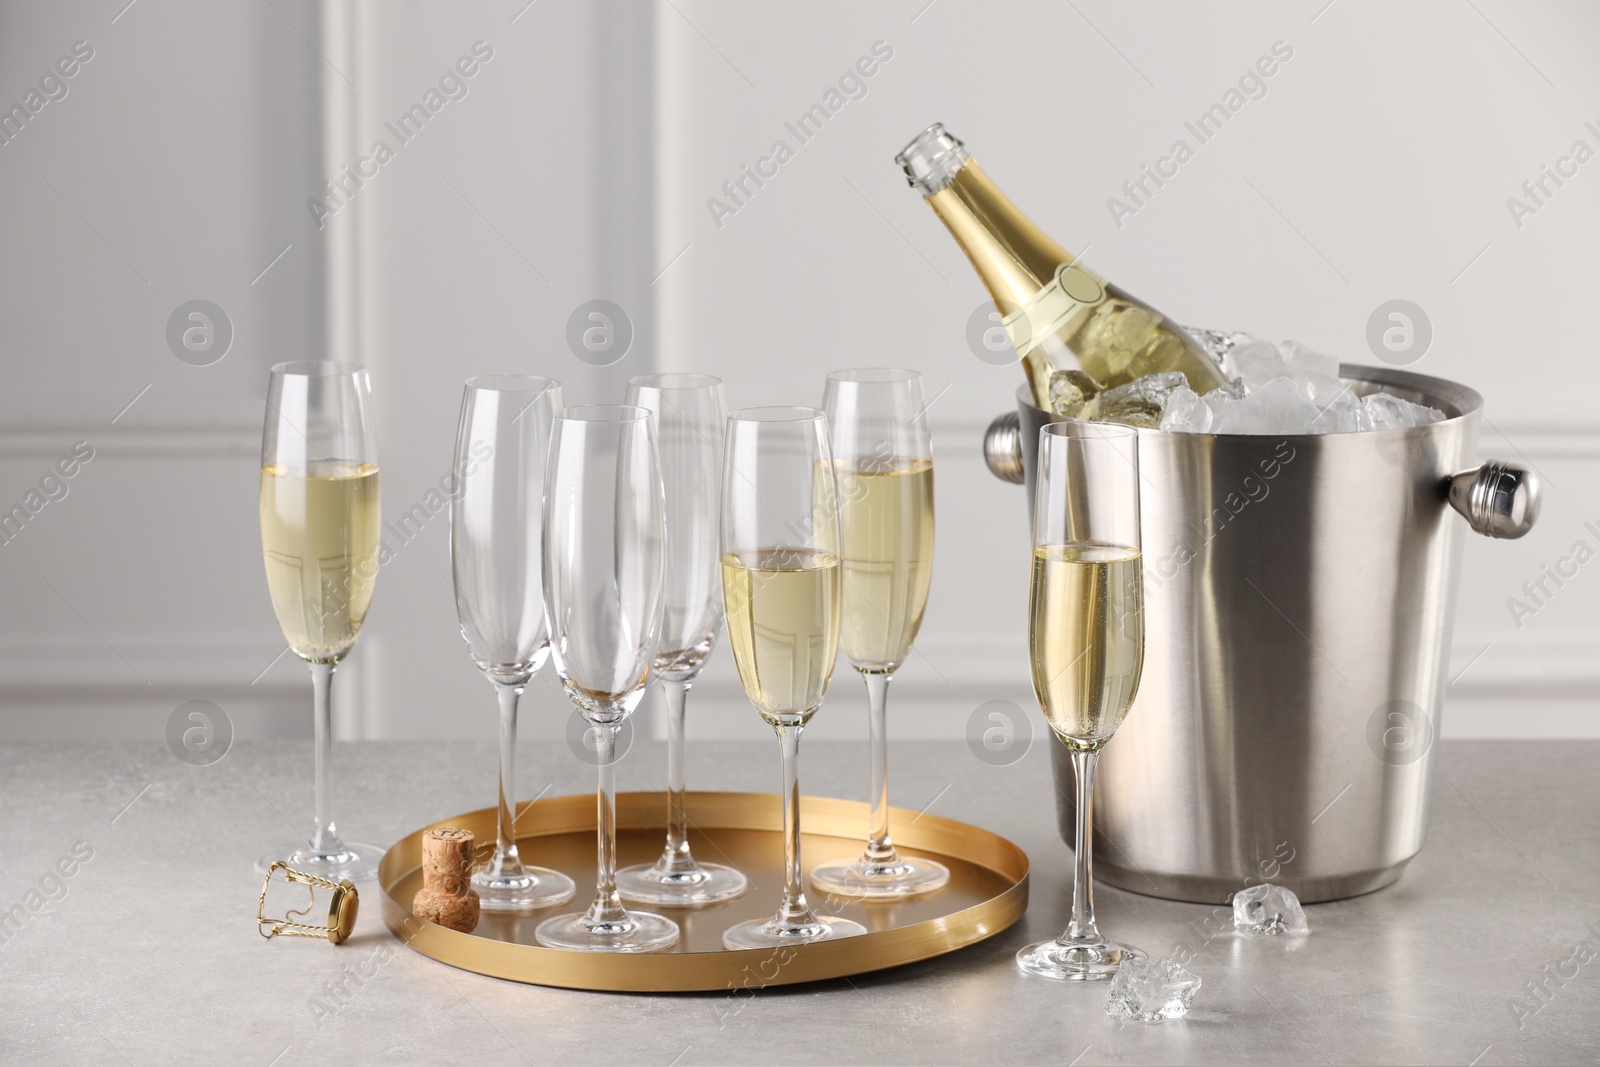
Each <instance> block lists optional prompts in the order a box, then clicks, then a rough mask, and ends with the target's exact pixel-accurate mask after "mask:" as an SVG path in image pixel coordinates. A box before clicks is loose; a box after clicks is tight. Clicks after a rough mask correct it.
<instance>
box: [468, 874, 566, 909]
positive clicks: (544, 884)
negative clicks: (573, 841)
mask: <svg viewBox="0 0 1600 1067" xmlns="http://www.w3.org/2000/svg"><path fill="white" fill-rule="evenodd" d="M472 888H473V889H474V890H475V891H476V892H477V894H478V906H479V907H481V908H482V909H483V910H484V911H536V910H538V909H539V908H553V907H555V906H556V905H558V904H565V903H566V902H567V901H569V900H571V899H572V896H573V894H574V893H576V892H577V886H575V885H573V883H572V879H571V878H568V877H567V876H566V875H564V874H562V873H561V872H560V871H552V870H550V869H549V868H548V867H524V868H522V873H521V874H520V875H505V874H498V875H497V874H491V873H490V872H489V870H488V869H487V868H485V869H483V870H481V871H476V872H474V873H473V875H472Z"/></svg>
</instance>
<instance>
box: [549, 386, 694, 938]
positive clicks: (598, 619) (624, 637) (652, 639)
mask: <svg viewBox="0 0 1600 1067" xmlns="http://www.w3.org/2000/svg"><path fill="white" fill-rule="evenodd" d="M654 421H655V420H654V417H653V416H652V415H651V414H650V412H648V411H646V410H645V409H644V408H641V407H633V406H631V405H597V406H591V407H571V408H566V409H564V410H563V411H562V412H561V413H560V414H559V415H558V416H557V417H556V420H555V432H554V434H553V436H552V438H551V441H550V461H549V463H550V465H549V473H548V474H547V475H546V477H545V489H544V605H545V613H546V615H547V616H548V617H549V620H550V650H551V653H552V654H553V656H554V658H555V661H556V673H557V674H559V675H560V676H561V684H562V686H563V687H564V688H565V689H566V691H567V696H568V697H569V698H571V700H572V703H573V704H574V705H576V706H577V708H578V710H579V711H580V712H581V713H582V714H583V717H584V718H585V719H586V720H588V722H589V733H590V737H591V738H592V743H593V746H594V753H595V757H596V762H597V764H598V765H599V769H600V782H599V790H598V793H597V805H598V809H597V815H598V818H597V819H596V823H597V827H598V837H599V862H598V864H597V866H598V872H597V877H596V879H595V897H594V902H593V903H592V904H590V905H589V909H588V910H587V911H583V912H575V913H571V914H567V915H558V916H556V917H555V918H552V919H546V920H545V921H544V922H542V923H540V924H539V926H538V927H537V928H536V929H535V930H534V936H535V937H536V938H538V940H539V944H541V945H545V946H547V947H550V948H566V949H576V950H579V951H589V952H652V951H654V950H656V949H660V948H666V947H667V946H669V945H671V944H674V943H675V942H676V941H677V940H678V924H677V923H675V922H673V921H672V920H671V919H665V918H662V917H661V916H660V915H655V914H652V913H650V912H643V911H635V912H629V911H628V910H627V909H625V908H624V907H623V906H622V900H621V898H620V897H619V896H618V895H617V793H616V789H617V782H616V766H615V764H616V748H617V731H618V730H620V729H621V728H622V724H623V722H625V721H626V720H627V718H628V716H629V715H631V714H633V709H634V708H636V707H638V706H639V701H640V699H641V698H642V697H643V696H644V691H645V687H646V686H648V685H649V684H650V670H651V668H652V666H653V665H654V663H655V659H656V653H657V652H658V651H659V642H660V637H661V609H662V602H663V600H664V599H665V592H666V565H667V527H666V519H665V514H664V512H665V502H664V500H663V498H662V491H661V466H660V462H659V460H658V459H657V457H656V438H655V431H654V429H653V423H654Z"/></svg>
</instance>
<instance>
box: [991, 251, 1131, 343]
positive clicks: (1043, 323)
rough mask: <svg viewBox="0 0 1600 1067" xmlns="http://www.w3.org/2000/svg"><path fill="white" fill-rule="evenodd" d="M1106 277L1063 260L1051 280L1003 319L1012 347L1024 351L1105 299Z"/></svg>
mask: <svg viewBox="0 0 1600 1067" xmlns="http://www.w3.org/2000/svg"><path fill="white" fill-rule="evenodd" d="M1105 299H1106V280H1105V279H1104V278H1102V277H1100V276H1099V275H1098V274H1096V273H1094V271H1092V270H1090V269H1089V268H1087V267H1085V266H1083V265H1082V264H1080V263H1063V264H1061V265H1060V266H1059V267H1057V268H1056V275H1055V277H1054V278H1052V279H1050V283H1049V284H1048V285H1046V286H1045V287H1044V288H1043V289H1040V290H1039V291H1038V292H1037V293H1034V294H1033V297H1032V298H1031V299H1030V300H1029V301H1028V302H1027V303H1026V304H1024V305H1022V306H1021V307H1019V308H1017V309H1016V310H1014V311H1012V312H1011V313H1010V314H1009V315H1007V316H1006V317H1005V318H1004V319H1002V320H1001V322H1002V324H1003V325H1004V326H1005V328H1006V336H1008V337H1010V338H1011V347H1013V348H1015V349H1016V350H1017V354H1018V355H1025V354H1026V353H1027V352H1028V351H1029V350H1030V349H1032V348H1033V347H1034V346H1035V345H1037V344H1039V343H1040V342H1042V341H1043V340H1044V339H1045V338H1047V337H1052V336H1054V335H1055V334H1056V333H1057V331H1059V330H1060V329H1061V328H1062V327H1063V326H1065V325H1066V324H1067V322H1068V321H1069V320H1070V319H1072V318H1073V316H1075V315H1078V314H1080V313H1081V311H1082V310H1084V309H1087V308H1092V307H1096V306H1097V305H1099V304H1102V303H1104V302H1105Z"/></svg>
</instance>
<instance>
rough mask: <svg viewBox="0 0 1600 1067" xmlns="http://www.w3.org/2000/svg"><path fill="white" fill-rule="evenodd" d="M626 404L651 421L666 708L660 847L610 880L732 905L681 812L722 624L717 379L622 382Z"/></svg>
mask: <svg viewBox="0 0 1600 1067" xmlns="http://www.w3.org/2000/svg"><path fill="white" fill-rule="evenodd" d="M627 402H628V403H629V404H635V405H638V406H639V407H642V408H645V409H647V410H649V411H650V412H651V414H653V415H654V416H655V420H656V446H657V451H658V452H659V453H660V456H661V482H662V487H663V489H664V490H665V492H666V504H667V588H666V606H665V608H664V610H663V612H662V621H661V647H660V651H659V652H657V653H656V662H655V673H656V677H657V678H659V679H660V680H661V681H660V685H661V689H662V692H663V693H664V694H665V695H666V699H667V844H666V848H665V849H664V850H663V851H662V854H661V858H660V859H658V860H657V861H656V862H655V863H653V864H642V865H640V866H636V867H625V868H623V869H622V870H620V871H618V872H617V891H618V892H619V893H620V894H621V895H622V896H623V898H624V899H627V900H636V901H640V902H642V903H645V904H666V905H672V906H675V907H693V906H696V905H702V904H714V903H716V902H717V901H721V900H732V899H733V898H734V897H737V896H739V895H741V894H742V893H743V892H744V891H745V886H746V884H747V883H746V881H745V877H744V875H742V874H740V873H739V872H738V871H736V870H734V869H733V868H732V867H728V866H724V865H723V864H720V863H706V862H702V861H697V860H696V859H695V858H694V856H693V854H691V852H690V851H689V822H688V818H687V817H686V816H685V814H684V810H683V793H684V789H685V783H684V772H683V729H684V704H685V702H686V699H687V697H688V694H689V688H690V686H692V685H693V684H694V680H695V678H696V677H697V676H698V675H699V674H700V668H701V667H703V666H704V665H705V662H706V658H707V657H708V656H710V655H711V646H712V643H713V642H714V641H715V640H716V637H717V629H718V627H719V626H721V624H722V596H721V590H720V588H719V584H720V582H719V578H718V574H717V560H718V558H719V556H720V553H719V551H718V541H719V534H718V526H717V524H718V521H719V520H720V517H721V516H720V510H721V509H720V505H721V501H722V433H723V429H724V426H723V423H724V421H725V420H726V418H727V415H726V413H725V411H724V408H723V401H722V379H721V378H714V377H712V376H711V375H709V374H649V375H643V376H641V377H638V378H633V379H631V380H630V381H629V382H628V395H627Z"/></svg>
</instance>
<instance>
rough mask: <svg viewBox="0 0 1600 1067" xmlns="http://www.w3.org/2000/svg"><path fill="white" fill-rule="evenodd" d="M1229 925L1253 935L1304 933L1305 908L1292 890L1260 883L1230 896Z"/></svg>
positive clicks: (1272, 935)
mask: <svg viewBox="0 0 1600 1067" xmlns="http://www.w3.org/2000/svg"><path fill="white" fill-rule="evenodd" d="M1233 928H1234V929H1235V930H1237V931H1239V932H1240V933H1243V934H1250V935H1253V936H1256V937H1275V936H1277V935H1278V934H1291V935H1292V934H1308V933H1310V932H1311V927H1310V926H1309V925H1308V924H1307V923H1306V913H1305V909H1304V908H1302V907H1300V898H1299V897H1297V896H1295V895H1294V891H1293V890H1290V889H1285V888H1284V887H1283V886H1281V885H1272V884H1271V883H1263V884H1262V885H1253V886H1251V887H1250V888H1249V889H1241V890H1240V891H1239V892H1237V893H1235V894H1234V895H1233Z"/></svg>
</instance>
